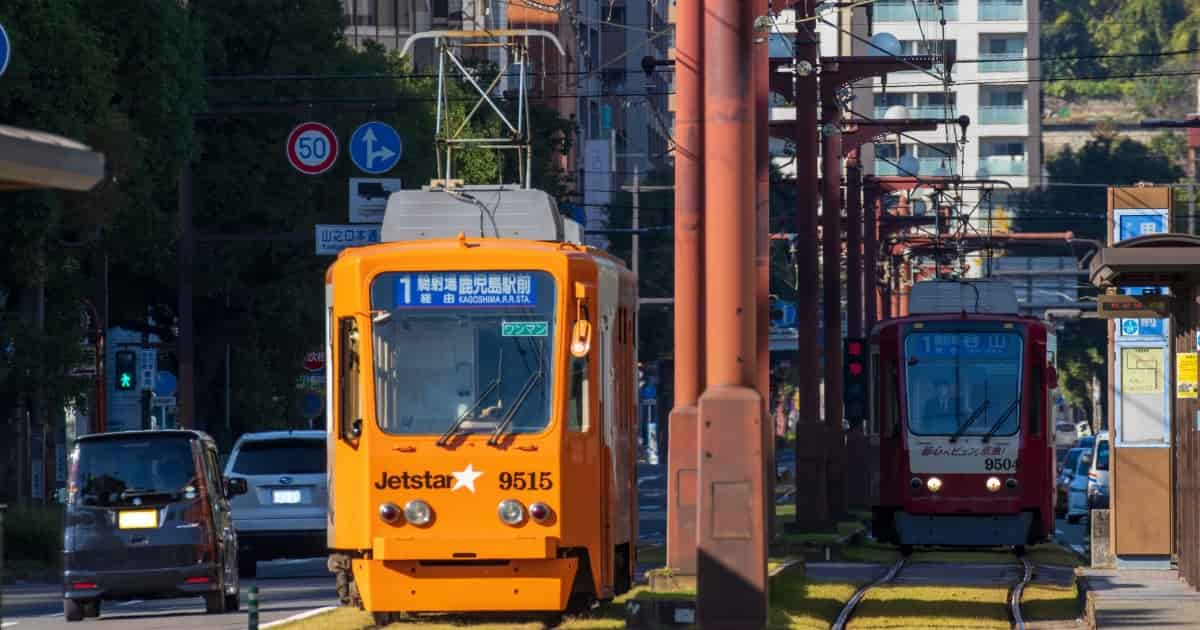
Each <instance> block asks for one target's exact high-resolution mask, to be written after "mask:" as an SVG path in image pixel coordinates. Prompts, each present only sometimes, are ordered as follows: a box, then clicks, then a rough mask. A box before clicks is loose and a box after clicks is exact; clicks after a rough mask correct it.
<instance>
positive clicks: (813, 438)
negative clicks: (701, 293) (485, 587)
mask: <svg viewBox="0 0 1200 630" xmlns="http://www.w3.org/2000/svg"><path fill="white" fill-rule="evenodd" d="M796 17H797V24H796V40H795V50H796V66H797V68H796V83H795V96H794V101H795V103H796V200H797V201H796V222H795V225H796V296H797V304H796V327H797V328H798V329H799V330H800V331H802V334H800V335H799V340H798V347H797V353H796V365H797V369H796V376H797V383H796V387H797V390H798V392H799V398H800V401H799V410H798V411H799V414H798V416H799V417H798V419H797V422H796V442H795V448H796V479H804V480H805V483H797V484H796V493H795V497H796V526H797V527H799V528H801V529H816V528H823V527H825V526H826V525H828V524H829V523H830V518H829V499H828V496H827V490H828V488H827V487H826V486H827V485H828V484H827V481H826V478H825V475H826V463H825V455H826V451H825V446H824V435H825V427H824V425H823V424H822V423H821V355H820V348H819V347H818V344H817V334H816V332H817V329H818V325H819V321H820V308H819V303H820V294H819V284H818V279H819V276H818V274H819V273H820V272H819V264H818V254H819V250H818V240H817V196H818V194H819V193H818V190H817V143H818V134H817V100H818V96H817V55H818V45H817V33H816V28H815V26H814V22H813V21H812V20H811V19H808V20H804V18H815V17H816V0H803V1H802V2H801V3H800V4H799V5H797V7H796ZM801 20H804V21H801Z"/></svg>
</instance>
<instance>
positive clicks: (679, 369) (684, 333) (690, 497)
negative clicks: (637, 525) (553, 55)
mask: <svg viewBox="0 0 1200 630" xmlns="http://www.w3.org/2000/svg"><path fill="white" fill-rule="evenodd" d="M676 9H677V11H678V12H677V14H676V22H675V33H676V35H675V85H676V87H675V91H676V94H675V141H676V147H675V308H674V317H675V360H674V368H675V401H674V404H675V406H674V408H673V409H671V414H670V417H669V418H668V420H667V422H668V433H669V435H670V439H669V440H668V441H667V471H668V481H667V566H668V567H671V568H672V569H674V570H676V571H678V572H680V573H682V574H685V575H695V574H696V496H697V492H698V486H697V485H696V453H697V449H698V448H699V442H698V440H699V438H698V436H697V431H698V428H697V422H698V418H697V409H696V404H697V401H698V400H699V398H700V392H701V390H702V388H703V383H704V381H703V371H704V356H703V345H702V342H703V339H702V334H703V333H702V331H703V328H702V326H703V323H702V322H703V314H704V299H703V290H704V285H703V279H704V162H703V159H704V117H703V114H704V111H703V109H704V76H703V62H704V48H703V32H704V28H703V23H704V20H703V15H704V12H703V7H702V6H701V2H700V0H695V1H693V2H683V3H680V4H679V5H678V6H677V7H676Z"/></svg>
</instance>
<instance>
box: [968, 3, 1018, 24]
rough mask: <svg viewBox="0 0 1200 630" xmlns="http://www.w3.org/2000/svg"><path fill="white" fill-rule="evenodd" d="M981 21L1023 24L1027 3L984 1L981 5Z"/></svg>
mask: <svg viewBox="0 0 1200 630" xmlns="http://www.w3.org/2000/svg"><path fill="white" fill-rule="evenodd" d="M979 19H980V20H983V21H988V22H992V21H997V22H998V21H1010V22H1012V21H1017V22H1022V21H1024V20H1025V3H1024V2H1021V1H1020V0H1018V1H1017V2H1012V0H990V1H989V0H984V1H983V2H981V3H979Z"/></svg>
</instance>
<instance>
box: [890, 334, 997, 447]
mask: <svg viewBox="0 0 1200 630" xmlns="http://www.w3.org/2000/svg"><path fill="white" fill-rule="evenodd" d="M904 355H905V362H906V365H907V368H906V370H907V372H906V386H907V394H908V396H907V397H908V430H909V431H911V432H912V433H914V434H917V435H951V436H953V435H959V436H963V435H976V436H982V435H1000V436H1007V435H1013V434H1015V433H1016V432H1017V429H1018V428H1019V427H1020V420H1021V401H1020V395H1021V336H1020V335H1019V334H1016V333H1014V332H993V331H961V330H958V331H941V332H938V331H927V332H926V331H922V332H913V333H910V334H909V335H908V336H907V337H906V338H905V341H904Z"/></svg>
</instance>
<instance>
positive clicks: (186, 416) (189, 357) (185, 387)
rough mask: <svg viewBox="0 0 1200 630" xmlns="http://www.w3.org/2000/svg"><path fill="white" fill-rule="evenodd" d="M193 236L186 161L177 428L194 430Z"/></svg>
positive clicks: (182, 195) (181, 214) (181, 176)
mask: <svg viewBox="0 0 1200 630" xmlns="http://www.w3.org/2000/svg"><path fill="white" fill-rule="evenodd" d="M194 254H195V234H194V232H193V229H192V165H191V163H190V162H188V161H185V162H184V165H183V169H182V170H181V171H180V173H179V253H178V256H179V347H178V349H177V351H178V359H179V428H181V429H195V428H197V427H196V415H195V414H196V379H195V367H196V366H195V339H194V337H193V333H194V326H195V322H194V321H193V317H192V262H193V257H194Z"/></svg>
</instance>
